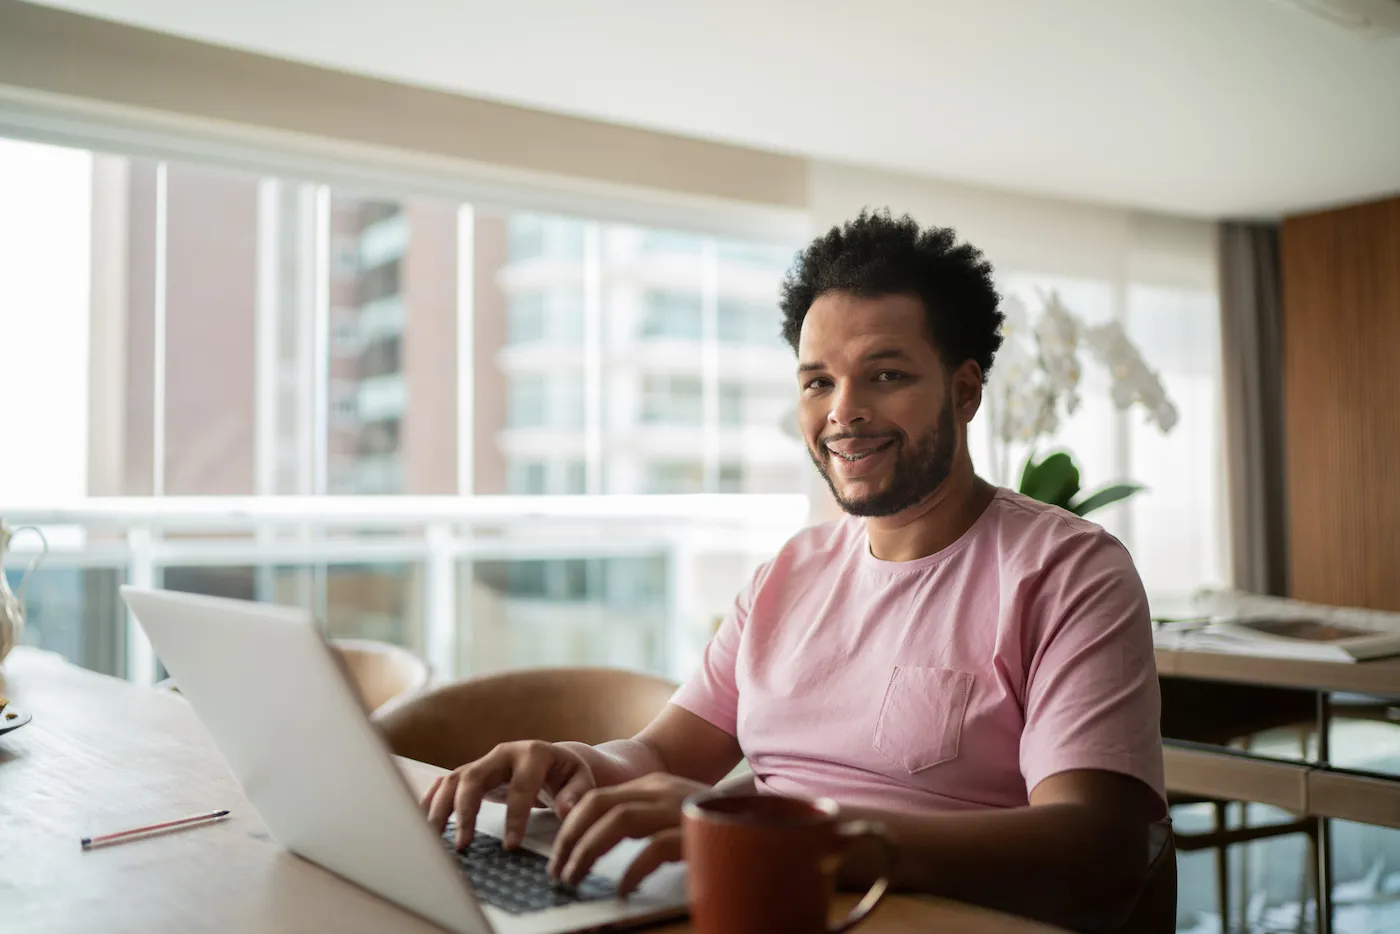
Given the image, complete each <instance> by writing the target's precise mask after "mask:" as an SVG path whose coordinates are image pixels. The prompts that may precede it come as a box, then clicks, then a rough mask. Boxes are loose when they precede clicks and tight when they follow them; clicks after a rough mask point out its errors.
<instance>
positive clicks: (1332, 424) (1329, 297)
mask: <svg viewBox="0 0 1400 934" xmlns="http://www.w3.org/2000/svg"><path fill="white" fill-rule="evenodd" d="M1281 257H1282V267H1283V321H1284V395H1285V404H1286V410H1285V426H1286V433H1287V438H1286V441H1285V449H1286V451H1287V457H1288V461H1287V472H1288V500H1289V551H1290V568H1291V591H1292V595H1293V596H1295V597H1297V598H1299V599H1301V600H1312V601H1317V602H1321V603H1330V604H1340V605H1352V606H1366V607H1372V608H1376V609H1387V610H1400V198H1395V199H1391V200H1388V201H1383V202H1378V203H1374V204H1367V205H1361V206H1358V207H1351V208H1344V209H1341V210H1336V211H1328V212H1325V213H1321V214H1311V215H1306V216H1301V217H1294V218H1289V219H1288V220H1287V221H1285V222H1284V225H1283V233H1282V243H1281Z"/></svg>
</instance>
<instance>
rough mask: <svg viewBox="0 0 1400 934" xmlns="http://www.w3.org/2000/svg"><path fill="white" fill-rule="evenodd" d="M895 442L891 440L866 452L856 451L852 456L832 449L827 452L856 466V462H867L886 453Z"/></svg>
mask: <svg viewBox="0 0 1400 934" xmlns="http://www.w3.org/2000/svg"><path fill="white" fill-rule="evenodd" d="M894 442H895V439H894V438H891V439H890V440H888V441H886V442H885V443H884V444H881V445H877V446H875V447H873V448H870V449H868V450H865V451H856V452H854V453H851V454H843V453H841V452H840V451H836V450H833V449H831V448H827V449H826V451H827V453H828V454H831V455H832V456H834V457H839V458H841V459H842V460H843V461H846V462H847V463H850V464H854V463H855V462H856V461H863V460H865V459H866V458H867V457H870V456H871V455H872V454H879V453H880V452H881V451H884V450H886V449H888V448H889V447H890V446H891V445H893V444H894Z"/></svg>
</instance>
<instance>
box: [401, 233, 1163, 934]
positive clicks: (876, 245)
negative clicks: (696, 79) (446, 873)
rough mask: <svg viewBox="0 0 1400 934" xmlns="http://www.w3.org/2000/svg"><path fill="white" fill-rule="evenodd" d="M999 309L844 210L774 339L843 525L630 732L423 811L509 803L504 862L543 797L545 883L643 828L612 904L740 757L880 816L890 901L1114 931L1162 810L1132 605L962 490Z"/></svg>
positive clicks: (1091, 534)
mask: <svg viewBox="0 0 1400 934" xmlns="http://www.w3.org/2000/svg"><path fill="white" fill-rule="evenodd" d="M997 305H998V296H997V293H996V291H995V289H994V287H993V284H992V270H991V267H990V266H989V265H988V264H987V263H986V262H985V261H984V260H983V258H982V256H981V254H980V253H979V252H978V251H977V250H975V249H973V248H972V247H971V246H969V245H966V244H961V245H960V244H957V243H956V242H955V239H954V235H953V232H952V231H951V230H946V229H941V228H928V229H924V230H921V229H920V228H919V227H918V225H917V224H916V223H915V222H914V221H913V220H911V219H910V218H908V217H904V218H899V219H894V218H891V217H890V216H889V214H888V213H876V214H868V213H862V214H861V215H860V217H858V218H857V219H856V220H854V221H852V222H850V223H847V224H845V225H843V226H841V227H839V228H833V229H832V230H831V231H830V232H829V233H827V234H826V235H825V236H823V237H820V238H819V239H817V240H816V241H814V242H813V243H812V244H811V245H810V246H809V247H808V248H807V250H806V251H805V252H804V253H803V254H802V255H801V256H800V257H799V258H798V260H797V263H796V265H795V267H794V268H793V270H792V272H791V273H790V274H789V275H788V278H787V279H786V281H785V282H784V284H783V292H782V310H783V314H784V334H785V336H786V338H787V340H788V342H789V343H790V344H792V346H793V348H794V350H796V352H797V358H798V365H797V388H798V392H799V398H800V404H799V418H800V422H801V428H802V432H803V435H804V438H805V440H806V444H807V448H808V453H809V454H810V455H811V458H812V462H813V463H814V464H815V465H816V468H817V470H818V471H820V473H821V475H822V476H823V477H824V478H825V479H826V481H827V483H828V484H829V485H830V487H831V492H832V494H833V495H834V496H835V498H836V501H837V502H838V503H839V504H840V506H841V508H842V509H843V510H844V511H845V512H846V513H848V514H849V515H848V516H847V517H846V518H844V519H842V520H840V521H837V522H833V523H828V524H826V525H822V526H818V527H815V528H809V529H806V530H804V531H802V532H800V533H798V534H797V535H796V536H794V537H793V539H792V540H791V541H789V542H788V543H787V545H786V546H784V548H783V549H782V550H781V551H780V552H779V553H778V555H777V556H776V557H775V558H773V560H771V561H770V562H768V563H767V564H765V565H764V566H763V567H761V568H760V569H759V570H758V572H757V573H756V574H755V575H754V577H753V579H752V581H751V582H750V583H749V585H748V587H747V588H746V589H745V590H744V592H743V593H741V594H740V595H739V597H738V599H737V600H736V601H735V604H734V607H733V609H732V611H731V612H730V613H729V615H728V616H727V618H726V619H725V621H724V623H723V624H722V625H721V626H720V628H719V630H718V632H717V633H716V635H715V637H714V639H713V641H712V642H711V643H710V645H709V647H708V649H707V650H706V653H705V658H704V663H703V665H702V666H701V669H700V671H699V672H697V673H696V674H695V675H694V677H692V678H691V679H690V681H689V682H688V683H686V684H685V685H684V686H683V687H682V688H681V689H680V690H679V691H678V692H677V693H676V695H675V697H674V698H673V700H672V703H671V704H670V705H668V707H667V708H666V709H665V710H663V711H661V712H660V714H658V716H657V718H656V719H655V720H654V721H653V722H652V723H651V724H650V725H649V726H648V727H647V728H646V729H645V730H643V731H642V732H641V733H640V734H638V735H637V736H636V737H634V738H633V739H629V740H622V741H619V742H612V743H605V744H603V745H601V746H598V747H590V746H584V745H581V744H574V743H559V744H553V745H551V744H546V743H531V742H526V743H509V744H505V745H503V746H501V747H498V748H497V749H496V750H494V751H493V752H492V753H490V754H489V755H487V756H486V757H484V758H483V759H481V760H479V761H477V762H474V763H472V764H470V765H467V766H464V767H462V768H460V769H458V770H456V771H455V772H453V773H451V774H450V775H447V776H444V777H443V778H441V779H439V780H438V781H437V782H436V783H435V784H434V786H433V788H431V789H430V790H429V792H428V793H427V795H426V796H425V798H424V806H425V808H427V810H428V814H429V819H430V820H431V821H432V822H433V823H434V824H435V825H436V826H437V827H438V828H439V829H441V828H442V827H443V826H444V825H445V822H446V821H447V819H448V817H449V816H450V815H451V814H452V813H453V812H454V811H455V813H456V814H457V816H458V823H457V826H458V828H459V830H458V835H459V838H462V842H465V837H466V836H468V835H469V834H470V828H471V827H472V825H473V820H474V817H475V815H476V812H477V809H478V807H479V805H480V802H481V800H482V798H483V796H484V795H487V794H488V793H491V792H493V790H494V791H497V793H500V789H501V788H502V786H504V794H505V798H506V801H507V806H508V814H509V816H508V820H507V834H506V845H507V846H514V845H516V844H517V843H518V841H519V839H520V836H521V833H522V830H523V827H524V821H525V817H526V815H527V813H528V810H529V807H530V806H531V805H534V804H536V803H538V802H540V801H551V802H552V805H553V807H554V808H555V810H556V811H557V812H558V813H559V814H560V815H561V816H562V817H564V818H565V820H564V823H563V826H562V828H561V831H560V834H559V838H558V841H557V843H556V844H555V850H554V856H553V859H552V860H551V871H552V872H553V873H555V874H556V875H559V876H561V877H562V878H563V879H564V880H565V881H576V880H578V879H580V878H582V876H583V875H584V874H585V873H586V872H587V870H588V868H589V867H590V866H591V865H592V863H593V862H594V861H595V860H596V859H597V858H598V856H599V855H601V854H602V853H604V852H606V851H607V850H608V849H610V848H611V847H612V846H613V845H614V844H615V843H616V842H617V841H619V840H620V839H622V838H624V837H638V838H644V837H650V838H651V841H650V844H649V846H648V847H647V848H646V849H645V850H644V851H643V852H642V854H641V855H640V856H639V857H638V858H637V861H636V862H635V863H634V865H633V866H632V869H631V870H630V871H629V873H628V875H627V877H626V878H625V879H624V880H623V886H622V887H623V890H624V891H627V890H630V889H631V888H632V887H633V886H635V885H636V883H637V882H639V881H640V879H641V878H643V877H644V876H645V875H646V874H647V873H648V872H650V871H651V870H652V869H654V868H655V867H656V866H657V865H659V864H660V863H661V862H663V861H667V860H674V859H679V858H680V843H679V831H678V830H677V827H678V824H679V813H680V802H681V800H682V799H683V798H684V797H686V796H687V795H688V794H691V793H693V792H694V791H697V790H699V789H701V788H703V787H706V786H709V785H712V784H713V783H715V782H717V781H719V780H720V779H722V778H723V777H724V776H725V775H727V774H728V773H729V772H730V771H731V770H732V769H733V768H734V766H735V765H736V764H737V763H739V762H740V760H741V758H747V759H748V762H749V764H750V765H751V767H752V769H753V772H754V783H755V786H756V787H757V788H758V789H759V790H761V791H766V792H771V793H774V794H785V795H801V796H817V795H825V796H829V797H832V798H834V799H836V800H837V801H838V802H840V803H841V805H842V806H843V811H844V812H846V813H849V814H851V815H853V816H861V817H868V818H875V819H878V820H880V821H882V822H883V823H884V824H885V825H886V827H887V828H888V829H889V830H890V831H891V832H892V834H893V835H894V836H895V838H896V839H897V840H898V843H899V850H900V858H899V865H898V867H897V873H896V882H897V884H899V885H901V886H903V887H904V888H906V889H913V890H918V891H924V892H930V893H935V894H939V895H945V896H948V897H952V898H958V899H962V900H965V901H971V902H977V903H981V904H985V905H991V906H994V907H998V908H1002V909H1005V910H1009V911H1015V912H1019V913H1021V914H1025V915H1030V916H1032V917H1036V918H1041V919H1044V920H1048V921H1051V922H1057V923H1060V924H1065V925H1072V926H1079V927H1090V928H1098V927H1104V928H1109V929H1111V928H1112V927H1114V926H1116V925H1117V924H1118V923H1121V920H1122V919H1123V917H1124V916H1125V915H1126V913H1127V912H1128V911H1129V910H1130V909H1131V907H1132V903H1133V901H1134V899H1135V898H1136V894H1137V892H1138V891H1139V889H1140V887H1141V885H1142V883H1143V878H1144V874H1145V871H1146V867H1147V864H1148V833H1149V826H1150V825H1151V824H1152V823H1154V822H1156V821H1158V820H1160V819H1161V818H1163V817H1164V816H1165V814H1166V806H1165V799H1164V794H1163V778H1162V755H1161V739H1160V736H1159V727H1158V720H1159V706H1160V701H1159V695H1158V687H1157V680H1156V672H1155V669H1154V665H1153V656H1152V639H1151V632H1150V624H1149V617H1148V609H1147V601H1146V598H1145V596H1144V593H1143V588H1142V583H1141V581H1140V579H1139V578H1138V575H1137V572H1136V570H1135V569H1134V567H1133V563H1132V559H1131V558H1130V557H1129V555H1128V553H1127V551H1126V550H1125V549H1124V548H1123V546H1122V545H1120V544H1119V543H1118V542H1117V541H1116V540H1115V539H1114V538H1113V537H1112V536H1110V535H1109V534H1108V533H1106V532H1105V531H1104V530H1103V529H1102V528H1100V527H1099V526H1097V525H1094V524H1092V523H1090V522H1088V521H1085V520H1083V519H1080V518H1078V517H1075V516H1072V515H1070V514H1068V513H1066V512H1063V511H1061V510H1059V509H1056V508H1053V507H1050V506H1046V505H1044V504H1041V503H1038V502H1035V501H1033V500H1030V499H1028V498H1026V497H1023V496H1021V495H1019V494H1017V493H1014V492H1011V491H1009V490H1005V489H998V488H994V487H992V486H991V485H990V484H988V483H986V482H985V481H983V480H982V479H980V478H979V477H977V475H976V474H975V473H974V472H973V466H972V459H971V456H970V454H969V453H968V446H967V425H968V423H969V422H970V421H971V420H972V418H973V417H974V416H975V415H976V414H977V410H978V407H979V406H980V404H981V400H982V386H983V382H984V380H985V379H986V376H987V373H988V371H989V370H990V369H991V366H992V360H993V357H994V355H995V353H996V350H997V348H998V346H999V345H1000V343H1001V337H1000V335H999V329H1000V326H1001V321H1002V315H1001V313H1000V312H999V311H998V310H997ZM868 871H869V870H868V869H867V868H866V867H863V866H861V865H860V864H859V862H857V863H856V864H855V865H853V866H851V867H850V869H849V872H848V875H849V876H850V878H849V879H848V880H846V881H850V882H858V881H859V880H860V879H861V878H863V877H864V876H865V875H867V874H868Z"/></svg>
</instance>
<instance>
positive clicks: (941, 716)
mask: <svg viewBox="0 0 1400 934" xmlns="http://www.w3.org/2000/svg"><path fill="white" fill-rule="evenodd" d="M971 693H972V675H971V674H969V673H968V672H966V671H958V670H957V669H954V668H914V667H906V666H896V667H895V669H894V671H893V672H892V673H891V674H890V682H889V684H888V686H887V687H886V688H885V699H884V702H883V703H882V704H881V705H880V715H879V718H878V719H877V720H876V723H875V738H874V744H875V748H876V749H878V750H879V751H880V753H881V754H882V755H884V756H885V758H887V759H889V760H890V761H891V762H893V763H894V764H895V765H898V766H900V767H902V768H903V769H905V770H906V771H908V772H911V773H913V772H922V771H923V770H925V769H931V768H933V767H934V766H935V765H938V764H939V763H942V762H947V761H949V760H950V759H955V758H957V755H958V744H959V741H960V739H961V737H962V724H963V717H964V716H965V715H966V714H967V703H968V698H969V696H970V695H971Z"/></svg>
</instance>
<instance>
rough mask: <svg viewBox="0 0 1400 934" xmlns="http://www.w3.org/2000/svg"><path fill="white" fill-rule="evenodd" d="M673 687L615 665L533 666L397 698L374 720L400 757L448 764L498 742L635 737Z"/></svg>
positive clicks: (477, 755) (452, 766) (451, 766)
mask: <svg viewBox="0 0 1400 934" xmlns="http://www.w3.org/2000/svg"><path fill="white" fill-rule="evenodd" d="M675 690H676V685H675V684H674V683H672V682H670V681H667V680H665V679H663V678H657V677H654V676H652V675H646V674H640V673H638V672H634V671H623V670H620V669H616V668H531V669H524V670H518V671H506V672H501V673H498V674H491V675H483V676H481V677H478V678H469V679H467V680H465V681H458V682H456V683H454V684H448V685H445V686H443V687H440V688H436V689H434V690H431V691H428V692H426V693H423V694H420V695H418V696H416V697H413V698H409V699H406V700H404V701H402V702H399V703H394V704H391V705H389V706H388V707H385V708H384V709H383V710H381V711H379V712H378V713H377V714H376V715H375V717H374V720H375V723H376V724H377V725H378V727H379V729H380V732H381V733H382V735H383V736H384V738H385V740H386V741H387V742H388V744H389V747H390V748H391V749H392V750H393V751H394V752H395V753H397V754H398V755H401V756H407V757H409V758H410V759H417V760H419V761H421V762H428V763H431V764H433V765H436V766H440V767H442V768H445V769H455V768H457V767H458V766H459V765H465V764H466V763H468V762H473V761H475V760H477V759H479V758H481V757H482V756H484V755H485V754H486V753H488V752H490V751H491V750H492V749H494V748H495V747H496V745H497V744H499V743H508V742H513V741H516V740H522V739H539V740H544V741H546V742H551V743H557V742H563V741H566V740H571V741H574V742H580V743H589V744H590V745H595V744H597V743H605V742H607V741H609V740H614V739H625V738H627V737H629V736H632V735H634V734H636V733H637V732H638V731H639V730H641V729H642V727H644V726H646V725H647V724H648V723H650V722H651V720H652V718H653V717H655V716H656V715H657V714H658V713H660V712H661V710H662V708H664V707H665V705H666V704H667V702H668V701H670V699H671V695H672V694H673V693H674V692H675Z"/></svg>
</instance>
